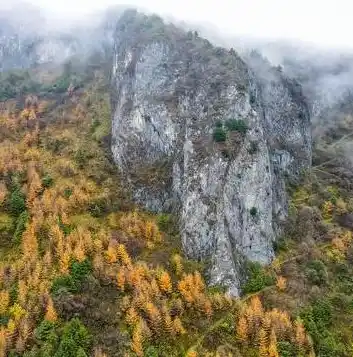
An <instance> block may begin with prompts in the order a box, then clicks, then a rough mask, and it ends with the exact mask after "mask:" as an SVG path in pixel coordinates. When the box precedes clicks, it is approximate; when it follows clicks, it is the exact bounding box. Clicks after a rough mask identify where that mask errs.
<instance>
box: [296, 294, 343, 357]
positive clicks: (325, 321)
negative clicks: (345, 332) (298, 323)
mask: <svg viewBox="0 0 353 357" xmlns="http://www.w3.org/2000/svg"><path fill="white" fill-rule="evenodd" d="M300 317H301V318H302V320H303V322H304V326H305V328H306V330H307V331H308V333H309V334H310V336H311V337H312V339H313V342H314V346H315V352H316V354H317V355H318V356H325V357H329V356H341V355H344V354H342V351H344V346H343V345H342V344H341V343H340V341H339V339H338V338H337V337H335V336H334V335H333V334H332V332H330V330H329V328H330V327H331V325H332V317H333V307H332V305H331V303H330V301H329V300H328V299H326V298H321V299H317V300H315V301H314V302H313V303H312V305H311V306H308V307H307V308H305V309H304V310H303V311H302V312H301V313H300Z"/></svg>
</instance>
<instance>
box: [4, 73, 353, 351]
mask: <svg viewBox="0 0 353 357" xmlns="http://www.w3.org/2000/svg"><path fill="white" fill-rule="evenodd" d="M20 76H22V74H21V75H20ZM62 76H63V75H62V74H59V75H58V76H56V77H55V78H52V79H51V81H49V84H48V83H46V87H45V88H46V89H43V88H44V87H43V85H42V84H41V86H38V87H35V86H34V87H30V88H29V87H26V88H27V89H28V93H27V89H26V91H24V90H23V89H20V90H18V91H17V90H15V91H11V92H7V94H6V96H5V97H2V98H1V99H3V100H4V99H6V100H5V101H3V102H1V105H0V356H1V357H5V356H13V357H15V356H23V357H25V356H26V357H39V356H40V357H44V356H55V357H66V356H67V357H69V356H76V357H79V356H80V357H83V356H90V355H92V356H97V357H98V356H150V357H152V356H168V357H169V356H188V357H192V356H193V357H195V356H261V357H265V356H269V357H276V356H283V357H289V356H293V357H294V356H314V355H318V356H333V355H339V356H350V355H351V354H352V346H351V341H350V336H351V335H352V330H353V322H352V318H353V311H352V308H353V303H352V301H353V300H352V298H353V295H352V293H351V286H352V279H351V276H352V270H353V268H352V264H351V263H352V261H351V260H352V252H351V250H352V248H351V241H352V234H351V231H350V227H347V224H346V221H347V220H349V217H350V212H351V211H352V210H353V203H352V199H351V194H350V187H349V186H348V187H347V185H343V184H342V180H340V179H339V178H337V179H335V178H332V176H330V174H328V175H321V176H319V175H318V174H319V172H318V171H315V172H313V173H310V174H307V176H306V177H305V178H304V179H303V182H302V183H300V184H299V185H298V186H297V187H292V197H293V199H292V203H291V215H290V217H291V220H290V222H289V225H288V229H287V235H286V236H285V237H284V238H283V239H282V240H280V241H279V242H277V243H276V247H275V248H276V251H277V257H276V259H275V260H274V262H273V263H272V265H271V266H269V267H265V268H262V267H260V266H257V265H249V279H248V282H247V283H246V285H245V286H244V296H243V297H241V298H239V299H233V298H230V297H229V296H227V294H225V293H224V292H223V290H222V288H221V287H211V288H208V287H207V286H206V283H205V280H204V277H203V266H202V264H200V263H198V262H193V261H189V260H187V259H186V258H185V257H184V256H183V254H182V251H181V247H180V240H179V235H178V231H177V229H176V224H175V222H174V221H175V218H174V217H172V216H169V215H158V216H156V215H151V214H150V213H148V212H144V211H142V210H140V209H139V208H138V207H136V206H135V205H134V204H132V202H131V201H130V199H129V188H128V187H127V186H126V184H125V183H124V182H123V181H122V180H120V179H119V174H118V172H117V170H116V168H115V167H114V165H113V164H112V161H111V158H110V154H109V152H110V151H109V145H110V139H109V138H110V108H109V93H108V90H107V84H106V82H105V76H104V75H103V74H102V73H101V71H95V72H94V75H92V76H91V77H92V78H93V79H92V78H90V79H88V77H87V78H86V80H85V81H84V82H82V83H81V84H80V86H81V87H82V88H81V89H77V88H71V89H70V90H68V89H69V87H70V83H72V82H73V81H74V79H73V78H71V77H70V76H72V73H66V74H65V80H66V82H65V83H66V84H65V87H66V85H67V88H66V89H65V91H56V90H55V91H53V90H51V89H50V88H53V86H54V84H55V83H57V82H58V81H60V80H61V79H62V78H63V77H62ZM4 78H8V77H6V76H5V77H4ZM21 78H22V77H21ZM26 78H30V77H26ZM75 78H77V77H75ZM6 80H7V79H6ZM1 83H3V82H1ZM17 83H22V80H21V81H20V82H18V81H17V80H16V81H15V82H14V85H15V86H16V84H17ZM21 85H22V84H21ZM6 86H7V84H6ZM0 87H1V86H0ZM3 87H4V85H3V86H2V87H1V88H3ZM6 88H7V87H6ZM48 88H49V89H50V90H49V89H48ZM55 88H57V86H56V87H55ZM67 90H68V91H67ZM66 91H67V92H66ZM53 92H54V93H53ZM25 94H26V96H25ZM27 94H32V95H30V96H27ZM14 97H16V98H14ZM230 124H232V125H231V126H230V127H229V130H239V128H240V129H241V130H246V129H243V128H245V127H244V125H243V124H242V123H238V122H236V123H235V122H234V123H230ZM230 124H229V125H230ZM240 124H241V125H240ZM233 127H234V129H233ZM320 170H321V171H323V169H322V167H321V168H320ZM331 175H332V174H331ZM254 215H256V212H255V210H254ZM342 222H343V223H342ZM342 224H343V226H342ZM344 226H345V227H346V228H344Z"/></svg>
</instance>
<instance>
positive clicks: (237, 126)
mask: <svg viewBox="0 0 353 357" xmlns="http://www.w3.org/2000/svg"><path fill="white" fill-rule="evenodd" d="M225 125H226V128H227V129H228V130H229V131H238V132H239V133H241V134H243V135H245V134H246V132H247V130H248V127H247V125H246V123H245V121H244V120H242V119H239V120H237V119H229V120H227V121H226V123H225Z"/></svg>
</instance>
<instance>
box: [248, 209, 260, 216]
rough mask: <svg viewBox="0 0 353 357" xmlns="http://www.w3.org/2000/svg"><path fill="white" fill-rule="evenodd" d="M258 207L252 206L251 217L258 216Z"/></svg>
mask: <svg viewBox="0 0 353 357" xmlns="http://www.w3.org/2000/svg"><path fill="white" fill-rule="evenodd" d="M257 213H258V212H257V208H256V207H251V209H250V215H251V217H256V216H257Z"/></svg>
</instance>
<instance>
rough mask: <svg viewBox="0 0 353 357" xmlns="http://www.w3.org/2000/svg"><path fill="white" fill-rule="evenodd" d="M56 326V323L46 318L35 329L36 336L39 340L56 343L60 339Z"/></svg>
mask: <svg viewBox="0 0 353 357" xmlns="http://www.w3.org/2000/svg"><path fill="white" fill-rule="evenodd" d="M55 328H56V325H55V323H53V322H49V321H47V320H44V321H42V322H41V324H40V325H39V326H38V327H37V328H36V329H35V331H34V336H35V338H36V339H37V340H38V341H41V342H49V343H50V344H55V343H56V342H57V340H58V336H57V334H56V331H55Z"/></svg>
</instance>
